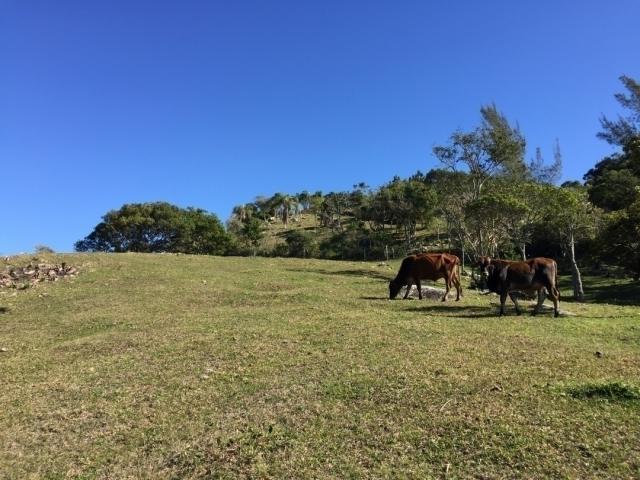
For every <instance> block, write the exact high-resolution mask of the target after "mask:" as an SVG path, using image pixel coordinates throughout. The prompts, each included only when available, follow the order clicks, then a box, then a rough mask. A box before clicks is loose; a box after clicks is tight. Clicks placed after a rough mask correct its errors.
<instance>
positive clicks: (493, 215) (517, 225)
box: [76, 76, 640, 297]
mask: <svg viewBox="0 0 640 480" xmlns="http://www.w3.org/2000/svg"><path fill="white" fill-rule="evenodd" d="M621 81H622V83H623V85H624V87H625V89H626V91H625V92H624V93H618V94H616V99H617V100H618V102H619V103H620V105H621V106H622V107H623V109H624V112H625V115H621V116H619V117H618V118H617V119H615V120H612V119H609V118H607V117H602V118H601V119H600V120H601V126H602V129H601V131H600V132H599V133H598V134H597V135H598V136H599V137H600V138H602V139H603V140H604V141H606V142H608V143H610V144H611V145H613V146H615V147H616V148H617V151H616V153H614V154H613V155H611V156H608V157H606V158H604V159H602V160H601V161H600V162H598V163H597V164H596V165H595V166H594V167H593V168H591V169H590V170H589V171H588V172H587V173H586V174H585V175H584V178H583V180H584V182H577V181H573V182H565V183H564V184H562V185H560V186H557V183H558V180H559V178H560V176H561V171H562V153H561V149H560V144H559V142H557V141H556V143H555V146H554V148H553V158H552V160H551V161H549V162H546V161H545V159H544V158H543V155H542V152H541V150H540V148H537V149H536V150H535V156H534V157H533V158H532V159H529V160H526V159H525V151H526V146H527V144H526V139H525V137H524V135H523V134H522V132H521V131H520V129H519V128H518V126H517V125H515V126H514V125H512V124H511V123H510V122H509V121H508V119H507V118H506V116H505V115H503V114H502V113H501V112H500V111H499V110H498V109H497V107H496V106H495V105H487V106H483V107H482V108H481V109H480V123H479V125H478V126H477V127H476V128H474V129H472V130H470V131H461V130H458V131H455V132H453V133H452V134H451V135H450V137H449V139H448V140H447V142H445V143H443V144H442V145H438V146H435V147H434V148H433V154H434V156H435V157H436V158H437V159H438V161H439V167H438V168H435V169H432V170H430V171H428V172H426V173H422V172H420V171H418V172H416V173H415V174H414V175H412V176H411V177H409V178H405V179H403V178H399V177H394V178H393V179H391V180H390V181H388V182H387V183H385V184H383V185H381V186H379V187H377V188H371V187H370V186H368V185H366V184H364V183H358V184H355V185H354V186H353V188H352V189H351V190H349V191H339V192H329V193H323V192H313V193H311V192H308V191H303V192H300V193H297V194H284V193H276V194H275V195H273V196H271V197H257V198H256V199H255V200H254V201H252V202H249V203H246V204H242V205H238V206H236V207H234V208H233V211H232V213H231V216H230V218H229V219H228V221H227V223H226V228H225V226H223V225H222V224H221V222H220V220H219V219H218V218H217V217H216V216H215V215H213V214H211V213H208V212H206V211H204V210H201V209H194V208H189V209H181V208H178V207H175V206H173V205H169V204H167V203H162V202H160V203H148V204H131V205H125V206H123V207H122V208H121V209H120V210H117V211H112V212H109V213H107V214H106V215H105V216H104V217H103V221H102V222H101V223H99V224H98V225H97V226H96V228H95V229H94V231H93V232H92V233H91V234H90V235H88V236H87V237H86V238H84V239H83V240H80V241H79V242H77V243H76V249H77V250H79V251H113V252H121V251H137V252H157V251H174V252H184V253H201V254H227V255H229V254H230V255H275V256H294V257H319V258H331V259H367V260H369V259H371V260H373V259H388V258H390V257H398V256H402V255H405V254H407V253H409V252H412V251H416V250H421V249H435V248H437V249H446V250H449V251H452V252H456V253H458V254H459V256H460V257H461V258H462V259H463V262H464V261H468V260H469V259H473V258H476V257H477V256H480V255H489V256H494V257H506V258H515V257H521V258H527V257H530V256H535V255H544V256H550V257H553V258H559V259H560V260H561V261H564V263H565V264H566V266H567V267H569V268H570V269H571V271H572V273H573V278H574V293H575V294H576V296H577V297H580V296H581V295H582V287H581V281H580V270H579V267H578V265H579V264H580V263H582V264H585V263H587V262H588V263H589V265H591V266H594V267H601V266H618V267H620V268H622V269H624V271H626V272H628V273H631V274H633V275H634V276H635V277H636V278H638V277H639V276H640V245H639V244H638V243H639V239H640V84H638V83H637V82H636V81H635V80H634V79H632V78H630V77H626V76H623V77H621ZM310 218H311V219H313V221H312V223H311V224H310V225H305V228H291V227H292V224H299V223H300V222H302V220H303V219H307V220H308V219H310ZM274 225H281V226H282V232H281V235H280V236H279V237H278V238H279V241H277V242H272V243H271V244H268V243H266V242H265V240H266V239H267V238H268V235H267V233H268V232H269V231H273V226H274ZM296 227H297V225H296Z"/></svg>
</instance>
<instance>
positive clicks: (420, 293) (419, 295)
mask: <svg viewBox="0 0 640 480" xmlns="http://www.w3.org/2000/svg"><path fill="white" fill-rule="evenodd" d="M416 287H418V298H419V299H420V300H422V285H421V284H420V280H419V279H418V280H416Z"/></svg>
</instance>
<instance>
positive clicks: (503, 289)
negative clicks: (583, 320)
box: [480, 257, 560, 317]
mask: <svg viewBox="0 0 640 480" xmlns="http://www.w3.org/2000/svg"><path fill="white" fill-rule="evenodd" d="M483 259H484V267H481V268H483V271H484V272H486V273H487V275H488V277H487V287H488V288H489V290H490V291H491V292H495V293H497V294H499V295H500V315H504V304H505V302H506V300H507V295H508V296H509V297H511V300H512V301H513V304H514V305H515V307H516V312H517V314H518V315H520V313H521V312H520V306H519V305H518V299H517V298H516V297H515V296H514V295H513V294H512V291H513V290H519V291H536V292H537V293H538V303H537V304H536V308H535V309H534V311H533V314H534V315H535V314H536V313H538V311H539V309H540V307H541V306H542V303H543V302H544V298H545V295H544V291H545V289H546V290H547V292H548V293H549V296H550V297H551V299H552V300H553V313H554V316H556V317H557V316H559V314H560V313H559V310H558V304H559V299H560V292H559V291H558V288H557V287H556V285H557V283H558V265H557V263H556V261H555V260H552V259H551V258H544V257H536V258H532V259H529V260H525V261H522V262H516V261H512V260H496V259H491V258H488V257H483ZM480 262H483V260H482V259H481V260H480Z"/></svg>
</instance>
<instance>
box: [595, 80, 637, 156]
mask: <svg viewBox="0 0 640 480" xmlns="http://www.w3.org/2000/svg"><path fill="white" fill-rule="evenodd" d="M620 81H621V82H622V83H623V85H624V86H625V87H626V89H627V90H628V92H629V93H628V95H625V94H624V93H616V94H615V98H616V100H618V103H620V105H622V106H623V107H624V108H625V109H627V110H629V113H628V114H627V116H626V117H623V116H619V117H618V119H617V120H609V119H608V118H607V117H605V116H604V115H603V116H602V118H601V119H600V124H601V125H602V131H601V132H599V133H598V137H599V138H602V139H603V140H606V141H607V142H608V143H610V144H611V145H617V146H619V147H623V148H624V147H627V148H628V147H630V146H632V145H633V144H635V147H636V148H638V145H637V143H638V138H640V83H638V82H636V81H635V80H634V79H633V78H630V77H627V76H626V75H622V76H621V77H620Z"/></svg>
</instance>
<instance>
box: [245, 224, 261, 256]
mask: <svg viewBox="0 0 640 480" xmlns="http://www.w3.org/2000/svg"><path fill="white" fill-rule="evenodd" d="M263 237H264V227H263V224H262V222H261V221H260V220H258V219H257V218H256V217H251V218H248V219H247V220H246V221H245V222H243V224H242V228H241V229H240V238H241V239H242V240H244V242H245V243H246V244H248V245H251V246H252V247H253V254H254V255H255V254H256V249H257V247H258V245H260V240H262V238H263Z"/></svg>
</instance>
